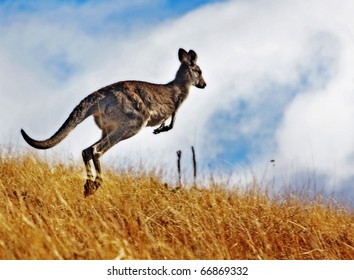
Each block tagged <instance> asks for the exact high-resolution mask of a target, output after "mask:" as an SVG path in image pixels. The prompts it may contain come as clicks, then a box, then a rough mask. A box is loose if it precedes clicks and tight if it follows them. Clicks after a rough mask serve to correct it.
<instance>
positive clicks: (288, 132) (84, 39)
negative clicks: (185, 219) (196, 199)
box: [0, 0, 354, 201]
mask: <svg viewBox="0 0 354 280" xmlns="http://www.w3.org/2000/svg"><path fill="white" fill-rule="evenodd" d="M353 16H354V2H353V1H351V0H341V1H336V0H308V1H296V0H286V1H279V0H251V1H246V0H234V1H231V0H230V1H213V0H210V1H206V0H205V1H204V0H196V1H167V0H151V1H147V0H131V1H119V0H117V1H89V0H88V1H0V96H1V100H2V101H1V110H0V119H1V129H0V147H2V149H4V150H6V149H8V147H9V146H11V147H16V149H18V150H20V151H33V149H32V148H30V147H28V145H27V144H26V143H24V141H23V139H22V138H21V136H20V133H19V132H20V129H21V128H23V129H25V131H26V132H27V133H28V134H29V135H30V136H31V137H33V138H35V139H38V140H41V139H46V138H48V137H50V136H51V135H52V134H53V133H54V132H55V131H56V130H57V129H58V128H59V127H60V126H61V124H62V123H63V122H64V121H65V119H66V118H67V116H68V115H69V114H70V112H71V111H72V109H73V108H74V107H75V106H76V105H77V104H78V103H79V102H80V100H82V99H83V98H84V97H85V96H87V95H88V94H90V93H92V92H94V91H95V90H97V89H99V88H101V87H103V86H105V85H108V84H111V83H114V82H117V81H122V80H132V79H134V80H143V81H149V82H154V83H167V82H169V81H171V80H173V78H174V76H175V73H176V71H177V69H178V67H179V61H178V56H177V52H178V49H179V48H180V47H182V48H185V49H187V50H189V49H193V50H195V51H196V52H197V54H198V64H199V66H200V67H201V69H202V70H203V76H204V78H205V80H206V83H207V87H206V88H205V89H197V88H192V89H191V91H190V95H189V97H188V99H187V100H186V101H185V102H184V103H183V105H182V107H181V108H180V110H179V111H178V114H177V117H176V123H175V126H174V128H173V130H171V131H169V132H167V133H161V134H158V135H154V134H153V133H152V131H153V129H154V128H145V129H144V130H143V131H141V132H140V133H139V134H138V135H136V136H134V137H133V138H130V139H129V140H126V141H123V142H121V143H119V144H117V145H116V146H115V147H113V148H112V149H111V150H110V151H108V152H107V153H106V154H105V155H104V156H103V164H104V166H107V165H117V166H120V167H122V168H124V167H127V166H132V165H133V166H140V167H141V166H144V167H147V168H148V169H153V168H155V167H156V168H160V167H163V168H164V169H166V170H171V174H176V151H177V150H181V151H182V159H183V160H182V167H183V172H184V176H185V178H190V177H191V176H192V173H191V162H192V161H191V150H190V148H191V146H194V147H195V150H196V156H197V161H198V171H199V176H203V177H208V176H210V174H212V175H213V176H215V177H217V176H220V177H223V178H226V179H227V180H230V181H232V182H234V183H235V184H238V185H245V184H246V185H247V184H248V183H249V182H251V181H252V180H255V179H256V180H257V181H259V182H261V184H264V185H267V186H269V185H270V186H272V187H273V188H275V189H279V190H280V189H282V188H284V187H288V186H292V187H294V188H299V189H304V188H308V189H311V191H318V190H320V191H323V192H325V193H327V194H332V193H334V194H335V195H336V196H337V198H339V197H341V198H343V197H344V198H345V199H346V201H352V200H353V197H354V187H353V185H354V129H352V127H353V120H354V51H353V50H354V25H353V24H352V19H353ZM99 137H100V131H99V130H98V128H97V127H96V126H95V124H94V122H93V120H92V118H89V119H87V120H85V121H84V122H83V123H82V124H80V125H79V126H78V127H77V128H76V129H75V130H74V131H73V132H72V133H70V135H69V136H68V137H67V138H66V139H65V140H64V141H63V142H62V143H60V144H59V145H58V146H56V147H54V148H53V149H51V150H49V151H41V152H40V153H41V154H43V155H45V156H46V157H48V158H50V157H52V156H53V157H54V156H55V155H58V154H59V155H61V156H62V157H63V158H64V159H65V158H68V160H71V161H73V160H74V161H76V160H80V157H81V150H83V149H84V148H86V147H88V146H90V145H91V144H93V143H94V142H96V141H97V140H98V139H99ZM171 176H172V175H171ZM176 177H177V176H176Z"/></svg>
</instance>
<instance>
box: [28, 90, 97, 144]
mask: <svg viewBox="0 0 354 280" xmlns="http://www.w3.org/2000/svg"><path fill="white" fill-rule="evenodd" d="M93 95H94V94H91V95H89V96H88V97H87V98H85V99H84V100H82V101H81V102H80V104H79V105H77V106H76V107H75V109H74V110H73V111H72V112H71V114H70V116H69V117H68V118H67V119H66V121H65V122H64V124H63V125H62V126H61V127H60V128H59V130H58V131H57V132H56V133H55V134H54V135H53V136H52V137H50V138H49V139H47V140H43V141H38V140H34V139H32V138H31V137H29V136H28V135H27V133H26V132H25V131H24V130H23V129H21V134H22V136H23V138H24V139H25V141H26V142H27V143H28V144H29V145H30V146H32V147H34V148H36V149H42V150H43V149H49V148H52V147H54V146H55V145H57V144H58V143H60V142H61V141H62V140H63V139H64V138H65V137H66V136H67V135H68V134H69V133H70V132H71V131H72V130H73V129H74V128H75V127H76V126H77V125H78V124H79V123H81V122H82V121H83V120H85V119H86V118H87V117H88V116H90V115H92V107H93V106H94V105H95V104H93V102H92V101H94V98H93V97H94V96H93Z"/></svg>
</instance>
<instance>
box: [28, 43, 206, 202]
mask: <svg viewBox="0 0 354 280" xmlns="http://www.w3.org/2000/svg"><path fill="white" fill-rule="evenodd" d="M178 58H179V61H180V62H181V65H180V67H179V69H178V71H177V73H176V77H175V79H174V80H173V81H171V82H169V83H168V84H152V83H148V82H142V81H122V82H117V83H114V84H112V85H109V86H106V87H103V88H101V89H99V90H97V91H95V92H93V93H92V94H90V95H88V96H87V97H86V98H84V99H83V100H82V101H81V102H80V103H79V105H77V106H76V107H75V109H74V110H73V111H72V112H71V114H70V116H69V117H68V118H67V120H66V121H65V122H64V124H63V125H62V126H61V127H60V128H59V130H58V131H57V132H56V133H55V134H54V135H53V136H52V137H50V138H49V139H47V140H43V141H37V140H34V139H32V138H31V137H29V136H28V135H27V134H26V132H25V131H24V130H23V129H21V134H22V136H23V138H24V139H25V140H26V142H27V143H28V144H29V145H31V146H32V147H34V148H37V149H49V148H52V147H53V146H55V145H57V144H58V143H59V142H61V141H62V140H63V139H64V138H65V137H66V136H67V135H68V134H69V133H70V132H71V131H72V130H73V129H74V128H75V127H76V126H77V125H78V124H79V123H81V122H82V121H83V120H85V119H86V118H87V117H89V116H91V115H93V117H94V120H95V122H96V124H97V125H98V127H99V128H100V129H101V130H102V136H101V139H100V140H99V141H97V142H96V143H95V144H93V145H92V146H90V147H88V148H87V149H85V150H83V151H82V157H83V161H84V164H85V168H86V173H87V179H86V183H85V186H84V195H85V197H87V196H89V195H92V194H94V193H95V192H96V191H97V189H98V188H99V187H100V186H101V185H102V183H103V180H102V169H101V163H100V160H99V158H100V157H101V156H102V155H103V154H104V153H105V152H107V151H108V150H109V149H110V148H111V147H113V146H114V145H115V144H117V143H118V142H120V141H122V140H125V139H128V138H130V137H132V136H134V135H135V134H137V133H138V132H139V131H140V130H141V129H142V128H144V127H145V126H157V125H160V126H159V127H158V128H156V129H155V130H154V132H153V133H154V134H158V133H160V132H165V131H168V130H170V129H172V128H173V125H174V122H175V118H176V112H177V110H178V108H179V107H180V106H181V104H182V102H183V101H184V100H185V99H186V98H187V96H188V93H189V88H190V87H191V86H196V87H197V88H205V87H206V83H205V81H204V78H203V76H202V71H201V70H200V68H199V66H198V65H197V64H196V61H197V54H196V53H195V52H194V51H193V50H190V51H189V52H186V51H185V50H184V49H179V51H178ZM169 118H171V122H170V124H169V125H165V122H166V120H167V119H169ZM92 163H93V165H94V168H95V171H96V177H94V176H93V172H92Z"/></svg>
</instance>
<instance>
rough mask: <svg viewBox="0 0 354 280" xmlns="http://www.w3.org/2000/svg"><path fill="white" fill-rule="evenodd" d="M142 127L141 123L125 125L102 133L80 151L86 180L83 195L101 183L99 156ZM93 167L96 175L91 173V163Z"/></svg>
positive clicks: (95, 188) (87, 194) (92, 192)
mask: <svg viewBox="0 0 354 280" xmlns="http://www.w3.org/2000/svg"><path fill="white" fill-rule="evenodd" d="M141 128H142V125H141V124H139V125H134V126H131V127H128V126H125V127H124V128H118V129H116V130H114V131H111V132H109V133H103V134H102V138H101V140H100V141H98V142H96V143H95V144H93V145H92V146H90V147H88V148H87V149H85V150H84V151H83V152H82V155H83V160H84V163H85V167H86V172H87V180H86V183H85V186H84V195H85V197H87V196H90V195H92V194H94V193H95V192H96V191H97V190H98V188H99V187H100V186H101V185H102V183H103V179H102V168H101V162H100V157H101V156H102V155H103V154H104V153H105V152H107V151H108V150H109V149H110V148H111V147H113V146H114V145H115V144H117V143H118V142H120V141H122V140H125V139H127V138H130V137H132V136H134V135H135V134H136V133H138V132H139V130H140V129H141ZM91 161H92V163H93V165H94V167H95V171H96V177H95V178H94V176H93V173H92V164H91Z"/></svg>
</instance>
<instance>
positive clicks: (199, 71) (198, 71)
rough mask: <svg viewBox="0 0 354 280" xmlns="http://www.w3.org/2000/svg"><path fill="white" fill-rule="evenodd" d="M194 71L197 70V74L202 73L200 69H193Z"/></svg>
mask: <svg viewBox="0 0 354 280" xmlns="http://www.w3.org/2000/svg"><path fill="white" fill-rule="evenodd" d="M194 71H195V72H197V73H198V74H199V75H201V74H202V70H200V69H195V70H194Z"/></svg>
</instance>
